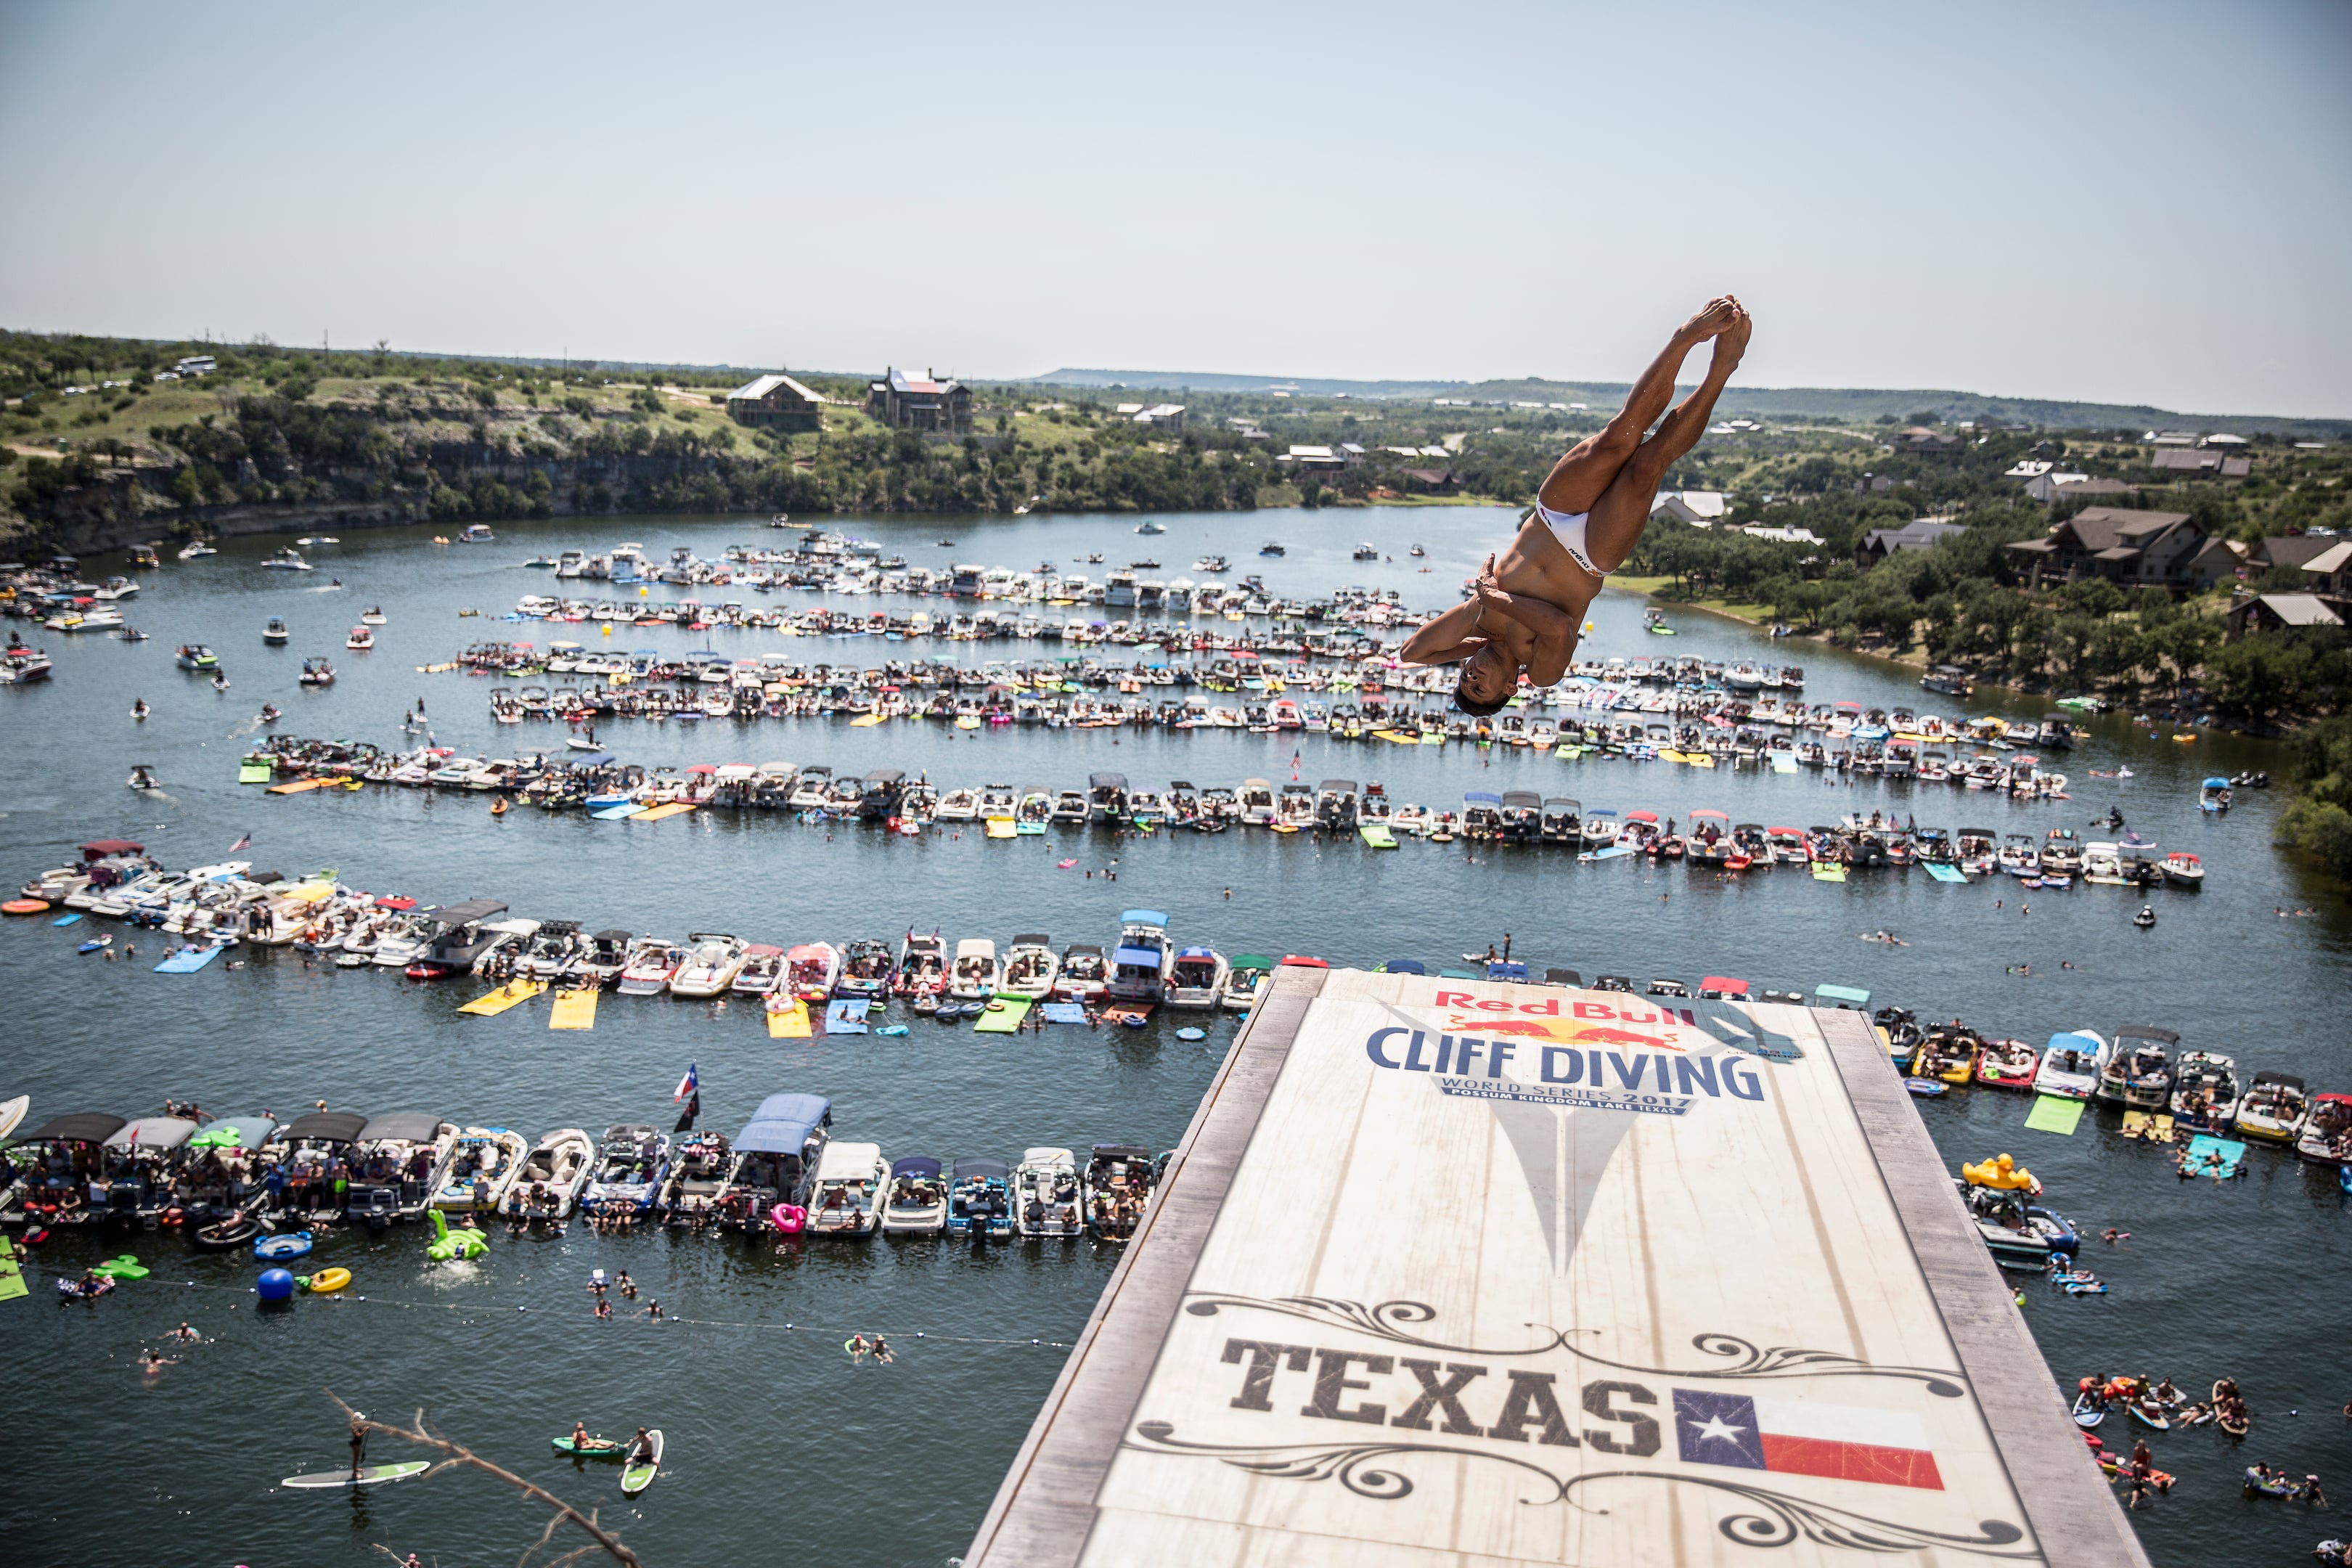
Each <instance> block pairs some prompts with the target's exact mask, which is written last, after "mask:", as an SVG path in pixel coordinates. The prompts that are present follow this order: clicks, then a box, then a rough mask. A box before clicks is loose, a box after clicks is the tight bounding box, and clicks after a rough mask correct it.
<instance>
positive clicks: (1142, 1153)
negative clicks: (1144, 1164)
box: [1088, 1143, 1151, 1160]
mask: <svg viewBox="0 0 2352 1568" xmlns="http://www.w3.org/2000/svg"><path fill="white" fill-rule="evenodd" d="M1088 1152H1090V1153H1091V1154H1092V1155H1093V1156H1094V1157H1095V1158H1096V1159H1097V1160H1149V1159H1150V1158H1151V1151H1150V1150H1149V1149H1146V1148H1144V1147H1142V1146H1141V1145H1140V1144H1136V1143H1097V1144H1096V1145H1095V1146H1094V1148H1093V1149H1091V1150H1089V1151H1088Z"/></svg>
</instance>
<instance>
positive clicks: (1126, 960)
mask: <svg viewBox="0 0 2352 1568" xmlns="http://www.w3.org/2000/svg"><path fill="white" fill-rule="evenodd" d="M1175 962H1176V954H1175V951H1174V949H1173V948H1171V946H1170V945H1169V942H1168V917H1167V916H1166V915H1164V914H1162V913H1160V911H1159V910H1126V911H1124V912H1123V913H1121V914H1120V916H1119V917H1118V950H1117V951H1116V952H1113V953H1112V954H1111V974H1110V996H1111V1000H1113V1001H1115V1002H1140V1003H1143V1004H1145V1005H1150V1004H1152V1003H1155V1002H1158V1001H1160V1000H1161V999H1162V998H1163V997H1164V996H1166V994H1167V993H1168V977H1169V974H1170V973H1171V970H1172V969H1173V968H1174V966H1175Z"/></svg>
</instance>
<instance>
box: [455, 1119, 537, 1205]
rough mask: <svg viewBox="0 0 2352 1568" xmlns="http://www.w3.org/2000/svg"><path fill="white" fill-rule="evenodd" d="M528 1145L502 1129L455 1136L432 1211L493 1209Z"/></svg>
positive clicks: (475, 1129) (473, 1129)
mask: <svg viewBox="0 0 2352 1568" xmlns="http://www.w3.org/2000/svg"><path fill="white" fill-rule="evenodd" d="M529 1153H530V1140H529V1139H527V1138H525V1137H524V1136H523V1135H522V1134H521V1133H520V1132H517V1131H513V1130H512V1129H510V1128H506V1127H468V1128H467V1129H466V1130H465V1131H463V1132H460V1133H458V1134H457V1142H456V1144H455V1145H454V1146H453V1147H452V1149H451V1151H450V1157H449V1164H448V1168H447V1169H446V1171H445V1172H444V1173H442V1176H441V1184H440V1185H439V1186H438V1187H436V1188H435V1189H434V1193H433V1206H434V1207H435V1208H436V1209H483V1210H490V1209H495V1208H497V1207H498V1206H499V1204H500V1203H502V1202H504V1201H505V1199H506V1195H507V1189H508V1188H509V1187H510V1186H512V1185H513V1184H514V1179H515V1176H516V1175H517V1174H518V1173H520V1171H521V1170H522V1163H523V1160H524V1157H525V1156H527V1155H528V1154H529Z"/></svg>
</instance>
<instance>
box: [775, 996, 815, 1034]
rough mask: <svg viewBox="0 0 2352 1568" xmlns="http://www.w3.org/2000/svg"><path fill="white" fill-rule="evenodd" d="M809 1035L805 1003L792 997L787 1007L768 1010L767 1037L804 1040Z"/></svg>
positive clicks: (806, 1005)
mask: <svg viewBox="0 0 2352 1568" xmlns="http://www.w3.org/2000/svg"><path fill="white" fill-rule="evenodd" d="M810 1037H811V1036H810V1033H809V1016H808V1004H807V1003H805V1002H803V1001H801V1000H799V999H798V998H794V999H793V1005H791V1006H789V1007H772V1008H770V1009H769V1010H768V1038H770V1039H772V1040H805V1039H808V1038H810Z"/></svg>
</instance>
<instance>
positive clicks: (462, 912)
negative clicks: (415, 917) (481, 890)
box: [433, 899, 507, 931]
mask: <svg viewBox="0 0 2352 1568" xmlns="http://www.w3.org/2000/svg"><path fill="white" fill-rule="evenodd" d="M506 912H507V907H506V905H504V904H502V903H500V902H499V900H496V899H464V900H459V901H458V902H457V903H454V904H444V905H442V906H441V907H440V908H439V909H437V910H434V911H433V919H434V921H436V923H437V924H438V925H439V926H440V927H441V929H442V930H444V931H456V930H457V928H458V927H459V926H463V925H470V924H472V923H473V922H474V921H486V920H488V919H490V918H492V917H493V916H496V915H502V914H504V913H506Z"/></svg>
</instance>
